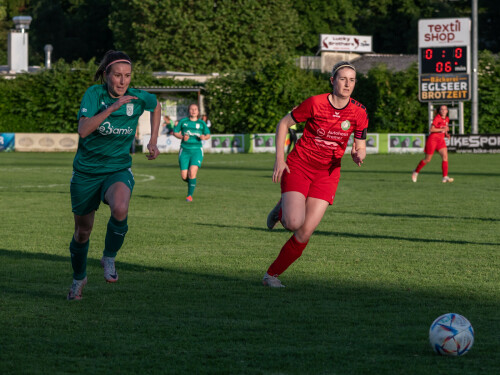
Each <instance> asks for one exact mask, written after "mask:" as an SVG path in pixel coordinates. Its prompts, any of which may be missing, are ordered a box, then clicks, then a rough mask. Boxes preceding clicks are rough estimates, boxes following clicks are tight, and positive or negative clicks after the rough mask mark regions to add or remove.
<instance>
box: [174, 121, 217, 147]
mask: <svg viewBox="0 0 500 375" xmlns="http://www.w3.org/2000/svg"><path fill="white" fill-rule="evenodd" d="M179 132H181V134H182V135H185V134H189V139H188V140H187V141H184V139H183V140H182V142H181V147H182V148H185V149H195V148H201V147H202V144H201V139H200V136H201V135H207V134H210V129H209V128H208V126H207V124H206V123H205V121H203V120H196V121H191V120H190V119H189V117H186V118H183V119H182V120H180V121H179V122H178V123H177V126H176V127H175V128H174V133H179Z"/></svg>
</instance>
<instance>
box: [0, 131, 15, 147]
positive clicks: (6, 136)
mask: <svg viewBox="0 0 500 375" xmlns="http://www.w3.org/2000/svg"><path fill="white" fill-rule="evenodd" d="M15 138H16V136H15V133H0V151H14V145H15Z"/></svg>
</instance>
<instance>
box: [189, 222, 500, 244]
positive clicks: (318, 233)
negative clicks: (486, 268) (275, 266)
mask: <svg viewBox="0 0 500 375" xmlns="http://www.w3.org/2000/svg"><path fill="white" fill-rule="evenodd" d="M194 224H195V225H202V226H212V227H217V228H237V229H250V230H253V231H259V232H269V229H267V228H264V227H245V226H242V225H226V224H209V223H194ZM273 232H288V231H287V230H286V229H284V228H278V229H274V230H273ZM290 233H291V232H290ZM313 236H336V237H346V238H358V239H359V238H366V239H378V240H390V241H410V242H421V243H449V244H454V245H484V246H499V245H500V243H497V242H475V241H463V240H443V239H431V238H415V237H402V236H386V235H378V234H365V233H347V232H334V231H332V232H327V231H322V230H317V231H315V232H314V234H313Z"/></svg>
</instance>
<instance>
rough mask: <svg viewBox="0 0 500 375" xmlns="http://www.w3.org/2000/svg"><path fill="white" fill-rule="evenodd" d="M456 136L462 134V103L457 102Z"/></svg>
mask: <svg viewBox="0 0 500 375" xmlns="http://www.w3.org/2000/svg"><path fill="white" fill-rule="evenodd" d="M458 134H464V102H458Z"/></svg>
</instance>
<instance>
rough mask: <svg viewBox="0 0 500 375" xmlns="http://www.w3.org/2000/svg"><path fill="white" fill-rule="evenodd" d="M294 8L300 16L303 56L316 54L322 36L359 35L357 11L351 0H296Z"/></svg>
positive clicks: (300, 50)
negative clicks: (356, 26) (356, 22)
mask: <svg viewBox="0 0 500 375" xmlns="http://www.w3.org/2000/svg"><path fill="white" fill-rule="evenodd" d="M293 7H294V9H295V10H296V11H297V12H298V14H299V29H300V31H301V32H302V43H301V44H299V45H298V46H297V51H298V52H299V53H301V54H306V55H314V54H316V52H317V51H318V45H319V35H320V34H348V35H349V34H357V30H356V28H355V26H354V24H355V21H356V19H357V11H356V8H355V7H353V6H352V2H351V1H350V0H327V1H325V0H312V1H311V0H296V1H293Z"/></svg>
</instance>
